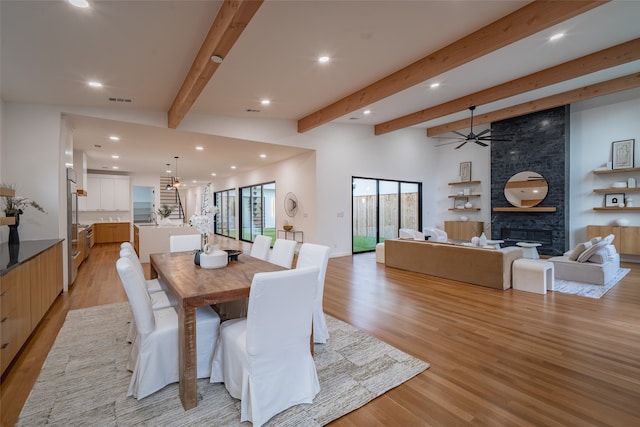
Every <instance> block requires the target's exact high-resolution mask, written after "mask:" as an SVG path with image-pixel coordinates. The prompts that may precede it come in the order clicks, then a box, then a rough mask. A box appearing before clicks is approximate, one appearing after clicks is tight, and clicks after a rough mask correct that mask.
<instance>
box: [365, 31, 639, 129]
mask: <svg viewBox="0 0 640 427" xmlns="http://www.w3.org/2000/svg"><path fill="white" fill-rule="evenodd" d="M638 59H640V38H639V39H635V40H631V41H628V42H626V43H622V44H619V45H617V46H613V47H610V48H608V49H603V50H601V51H599V52H595V53H592V54H589V55H586V56H583V57H581V58H578V59H574V60H572V61H568V62H565V63H564V64H560V65H556V66H554V67H551V68H547V69H545V70H542V71H538V72H536V73H532V74H529V75H528V76H524V77H521V78H518V79H515V80H511V81H510V82H506V83H502V84H499V85H497V86H493V87H491V88H488V89H484V90H481V91H479V92H476V93H472V94H471V95H466V96H462V97H460V98H458V99H454V100H452V101H449V102H445V103H443V104H440V105H436V106H433V107H431V108H426V109H424V110H422V111H418V112H415V113H412V114H408V115H406V116H403V117H399V118H397V119H393V120H389V121H387V122H384V123H380V124H378V125H376V126H375V134H376V135H382V134H385V133H388V132H392V131H395V130H398V129H402V128H405V127H409V126H413V125H417V124H419V123H424V122H426V121H429V120H433V119H436V118H438V117H443V116H446V115H448V114H453V113H456V112H458V111H462V110H465V109H468V108H469V107H471V106H472V105H482V104H488V103H489V102H493V101H497V100H499V99H504V98H508V97H510V96H515V95H518V94H521V93H525V92H529V91H531V90H534V89H540V88H541V87H545V86H549V85H552V84H555V83H560V82H563V81H565V80H570V79H574V78H576V77H580V76H584V75H587V74H590V73H595V72H596V71H600V70H605V69H607V68H611V67H615V66H617V65H621V64H626V63H628V62H631V61H636V60H638Z"/></svg>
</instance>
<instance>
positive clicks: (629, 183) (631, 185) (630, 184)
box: [627, 177, 637, 188]
mask: <svg viewBox="0 0 640 427" xmlns="http://www.w3.org/2000/svg"><path fill="white" fill-rule="evenodd" d="M636 185H637V182H636V179H635V178H634V177H631V178H629V179H628V180H627V187H629V188H636Z"/></svg>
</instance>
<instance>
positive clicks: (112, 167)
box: [111, 166, 120, 169]
mask: <svg viewBox="0 0 640 427" xmlns="http://www.w3.org/2000/svg"><path fill="white" fill-rule="evenodd" d="M111 169H120V168H119V167H118V166H111Z"/></svg>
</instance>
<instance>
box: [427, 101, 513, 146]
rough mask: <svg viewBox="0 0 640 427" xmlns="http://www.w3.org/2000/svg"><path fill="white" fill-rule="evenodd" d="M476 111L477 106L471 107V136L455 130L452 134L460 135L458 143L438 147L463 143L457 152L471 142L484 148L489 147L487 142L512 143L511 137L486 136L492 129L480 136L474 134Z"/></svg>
mask: <svg viewBox="0 0 640 427" xmlns="http://www.w3.org/2000/svg"><path fill="white" fill-rule="evenodd" d="M475 109H476V106H475V105H472V106H471V107H469V110H471V127H470V129H469V134H468V135H465V134H463V133H462V132H458V131H456V130H454V131H452V133H455V134H456V135H458V137H456V139H457V141H452V142H448V143H445V144H440V145H438V146H437V147H440V146H442V145H448V144H453V143H455V142H462V144H460V145H458V146H457V147H456V150H457V149H458V148H461V147H462V146H463V145H464V144H466V143H467V142H470V141H472V142H475V143H476V144H478V145H481V146H483V147H488V146H489V144H487V143H486V142H485V141H487V142H494V141H511V135H493V136H491V135H486V134H487V133H489V132H491V129H485V130H483V131H481V132H480V133H478V134H475V133H473V110H475ZM443 138H446V139H450V137H443Z"/></svg>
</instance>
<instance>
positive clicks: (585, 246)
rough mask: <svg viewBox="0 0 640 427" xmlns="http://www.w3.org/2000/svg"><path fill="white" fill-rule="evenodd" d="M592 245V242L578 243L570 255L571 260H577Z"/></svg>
mask: <svg viewBox="0 0 640 427" xmlns="http://www.w3.org/2000/svg"><path fill="white" fill-rule="evenodd" d="M591 246H592V244H591V242H582V243H578V245H577V246H576V247H575V249H573V251H572V252H571V255H569V259H570V260H571V261H577V260H578V257H579V256H580V254H581V253H582V252H584V251H586V250H587V249H589V248H590V247H591Z"/></svg>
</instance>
